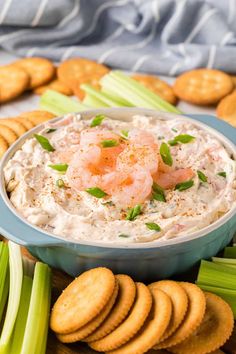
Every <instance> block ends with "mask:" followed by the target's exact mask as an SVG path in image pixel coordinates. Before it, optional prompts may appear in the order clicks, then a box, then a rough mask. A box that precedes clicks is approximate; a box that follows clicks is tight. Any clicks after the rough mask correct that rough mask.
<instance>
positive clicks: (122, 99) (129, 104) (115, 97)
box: [101, 88, 134, 107]
mask: <svg viewBox="0 0 236 354" xmlns="http://www.w3.org/2000/svg"><path fill="white" fill-rule="evenodd" d="M101 92H102V93H103V94H104V95H106V96H107V97H109V98H111V99H112V100H115V101H117V102H119V103H120V104H121V105H122V106H124V107H134V105H133V104H131V103H130V102H129V101H127V100H125V99H124V98H121V97H118V96H117V95H113V94H112V92H111V91H110V90H109V91H107V90H105V89H103V88H102V89H101Z"/></svg>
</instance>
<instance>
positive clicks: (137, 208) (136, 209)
mask: <svg viewBox="0 0 236 354" xmlns="http://www.w3.org/2000/svg"><path fill="white" fill-rule="evenodd" d="M141 211H142V209H141V205H139V204H137V205H135V207H134V208H132V209H130V210H129V211H128V214H127V216H126V220H129V221H133V220H134V219H136V217H137V216H138V215H139V214H141Z"/></svg>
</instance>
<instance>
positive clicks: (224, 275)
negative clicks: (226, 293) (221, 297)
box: [197, 260, 236, 290]
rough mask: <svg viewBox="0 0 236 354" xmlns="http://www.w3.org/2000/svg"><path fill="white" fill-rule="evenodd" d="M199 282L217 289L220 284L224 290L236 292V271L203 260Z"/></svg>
mask: <svg viewBox="0 0 236 354" xmlns="http://www.w3.org/2000/svg"><path fill="white" fill-rule="evenodd" d="M197 282H198V284H206V285H210V286H216V287H217V286H219V284H220V286H221V287H222V288H226V289H231V290H236V269H233V268H231V267H227V266H226V265H222V264H216V263H213V262H208V261H204V260H202V261H201V266H200V269H199V273H198V277H197Z"/></svg>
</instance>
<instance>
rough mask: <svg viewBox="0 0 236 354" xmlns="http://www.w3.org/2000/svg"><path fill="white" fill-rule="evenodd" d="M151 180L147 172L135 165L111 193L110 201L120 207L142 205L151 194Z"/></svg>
mask: <svg viewBox="0 0 236 354" xmlns="http://www.w3.org/2000/svg"><path fill="white" fill-rule="evenodd" d="M152 184H153V179H152V176H151V174H150V172H149V171H147V170H145V169H143V168H141V167H140V166H138V165H136V166H135V167H134V169H133V171H132V172H131V173H130V174H128V175H126V178H125V180H124V181H123V182H122V183H120V185H117V186H116V188H115V189H114V190H113V191H112V200H113V201H114V203H115V204H116V205H118V206H120V207H123V208H127V207H133V206H135V205H136V204H140V203H143V202H144V201H145V199H147V198H148V196H149V195H150V194H151V191H152Z"/></svg>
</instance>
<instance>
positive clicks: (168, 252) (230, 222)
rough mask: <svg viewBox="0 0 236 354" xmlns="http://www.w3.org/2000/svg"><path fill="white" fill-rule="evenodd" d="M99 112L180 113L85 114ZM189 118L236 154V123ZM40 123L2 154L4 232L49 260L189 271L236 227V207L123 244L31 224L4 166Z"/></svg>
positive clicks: (61, 264)
mask: <svg viewBox="0 0 236 354" xmlns="http://www.w3.org/2000/svg"><path fill="white" fill-rule="evenodd" d="M97 113H102V114H106V115H108V116H109V117H111V118H119V119H128V118H129V117H130V116H132V115H133V114H142V115H143V114H144V115H150V116H153V117H157V118H160V117H161V118H162V119H166V120H169V119H173V118H176V115H174V114H163V113H161V114H160V113H159V112H156V111H152V110H147V109H140V108H124V109H120V108H112V109H99V110H91V111H87V112H83V113H82V116H83V117H84V118H85V119H86V118H91V117H92V116H93V115H94V114H97ZM189 117H191V118H189ZM186 119H187V120H193V119H194V123H196V124H198V125H200V126H203V127H204V128H205V129H207V130H210V131H211V133H212V134H214V135H216V136H217V137H218V139H220V140H221V141H222V142H223V143H224V145H225V146H226V148H227V149H228V150H229V151H230V152H231V153H232V156H234V158H235V159H236V147H235V144H236V129H234V128H233V127H232V126H230V125H228V124H227V123H225V122H223V121H221V120H218V119H216V118H215V117H212V116H207V115H189V116H188V117H186ZM206 124H207V125H206ZM212 128H214V129H212ZM40 129H42V127H37V128H34V129H32V130H31V131H30V132H28V133H26V134H25V135H24V136H22V137H21V138H20V139H19V140H18V141H17V142H16V143H15V144H14V145H13V146H12V147H11V148H10V149H9V151H8V152H7V153H6V155H5V156H4V157H3V159H2V162H1V166H0V177H1V180H0V193H1V196H0V233H2V235H4V236H5V237H6V238H8V239H11V240H13V241H15V242H16V243H19V244H21V245H23V246H26V247H27V248H28V249H29V251H30V252H31V253H32V254H33V255H35V256H36V257H38V258H40V259H41V260H42V261H44V262H46V263H48V264H49V265H51V266H53V267H56V268H60V269H62V270H64V271H65V272H67V273H69V274H71V275H73V276H76V275H78V274H79V273H81V272H83V271H85V270H87V269H90V268H93V267H97V266H106V267H109V268H111V269H112V270H113V271H114V272H116V273H126V274H130V275H131V276H133V277H134V278H135V279H136V280H146V281H148V280H152V279H158V278H166V277H169V276H171V275H173V274H177V273H181V272H184V271H187V270H188V269H190V268H191V267H192V266H194V265H195V264H196V263H198V262H199V260H200V259H202V258H205V259H207V258H209V257H212V256H214V255H215V254H216V253H217V252H218V251H220V250H221V249H222V248H224V247H225V246H226V245H227V244H228V243H229V242H230V240H231V239H232V238H233V236H234V234H235V232H236V208H234V209H232V210H231V211H229V212H228V213H227V214H225V215H224V216H223V217H222V218H220V219H219V220H217V221H216V222H215V223H213V224H212V225H210V226H208V227H206V228H204V229H202V230H200V231H198V232H195V233H192V234H191V235H188V234H186V235H185V236H182V237H179V238H176V239H171V240H168V241H164V242H161V243H158V241H153V242H149V243H138V244H127V245H122V246H121V245H114V244H112V245H111V244H109V243H101V242H86V241H81V242H69V241H67V240H64V239H62V238H60V237H57V236H55V235H51V234H47V233H46V232H44V231H43V230H40V229H39V228H37V227H34V226H32V225H30V224H28V223H27V221H25V220H23V219H22V218H21V217H20V215H18V214H17V212H16V210H15V209H14V208H13V207H12V205H11V203H10V201H9V199H8V196H7V193H6V190H5V185H4V177H3V168H4V166H5V164H6V163H7V161H8V160H9V159H10V158H11V157H12V155H13V154H14V153H15V151H16V150H18V149H19V148H20V147H21V145H22V144H23V142H24V141H25V139H27V138H29V137H31V136H32V135H33V134H34V133H36V132H38V131H39V130H40Z"/></svg>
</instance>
